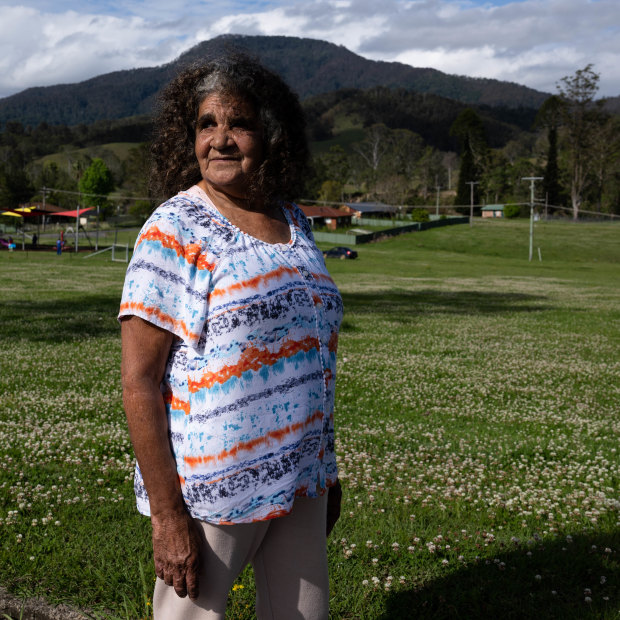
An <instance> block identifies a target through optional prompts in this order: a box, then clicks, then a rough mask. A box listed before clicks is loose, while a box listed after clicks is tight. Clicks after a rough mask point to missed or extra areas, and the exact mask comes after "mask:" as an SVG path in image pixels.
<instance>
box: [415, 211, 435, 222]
mask: <svg viewBox="0 0 620 620" xmlns="http://www.w3.org/2000/svg"><path fill="white" fill-rule="evenodd" d="M411 219H412V221H414V222H430V220H431V218H430V217H429V215H428V211H427V210H426V209H412V211H411Z"/></svg>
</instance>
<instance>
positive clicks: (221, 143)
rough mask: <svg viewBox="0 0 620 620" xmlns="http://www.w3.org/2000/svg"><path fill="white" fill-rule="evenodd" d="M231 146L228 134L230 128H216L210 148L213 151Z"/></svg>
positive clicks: (230, 137)
mask: <svg viewBox="0 0 620 620" xmlns="http://www.w3.org/2000/svg"><path fill="white" fill-rule="evenodd" d="M231 144H232V136H231V134H230V128H228V127H224V126H222V127H218V128H217V129H216V130H215V131H214V132H213V139H212V140H211V146H212V147H213V148H214V149H218V150H220V149H223V148H226V147H228V146H230V145H231Z"/></svg>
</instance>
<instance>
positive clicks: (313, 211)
mask: <svg viewBox="0 0 620 620" xmlns="http://www.w3.org/2000/svg"><path fill="white" fill-rule="evenodd" d="M299 208H300V209H301V210H302V211H303V212H304V214H305V216H306V217H307V218H308V219H309V220H310V223H311V224H312V227H313V228H314V227H315V226H325V227H326V228H327V229H328V230H336V229H337V228H344V227H347V226H350V225H351V218H352V214H351V213H349V212H348V211H344V210H342V211H341V210H340V209H334V207H324V206H319V205H313V206H306V205H299Z"/></svg>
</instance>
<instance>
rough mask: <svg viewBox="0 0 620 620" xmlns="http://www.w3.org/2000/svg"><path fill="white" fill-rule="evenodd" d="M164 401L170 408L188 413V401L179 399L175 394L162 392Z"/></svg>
mask: <svg viewBox="0 0 620 620" xmlns="http://www.w3.org/2000/svg"><path fill="white" fill-rule="evenodd" d="M164 402H165V403H166V404H167V405H170V408H171V409H176V410H178V411H183V412H185V415H189V411H190V407H189V402H187V401H185V400H181V399H180V398H177V397H176V396H173V395H172V392H167V393H166V394H164Z"/></svg>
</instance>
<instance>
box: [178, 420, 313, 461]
mask: <svg viewBox="0 0 620 620" xmlns="http://www.w3.org/2000/svg"><path fill="white" fill-rule="evenodd" d="M321 419H323V412H322V411H315V412H314V413H313V414H312V415H310V416H308V418H306V420H304V421H303V422H295V423H294V424H288V425H287V426H285V427H284V428H279V429H276V430H273V431H269V432H268V433H267V434H266V435H263V436H262V437H256V438H255V439H250V440H249V441H241V442H239V443H238V444H236V445H234V446H233V447H232V448H230V450H222V451H221V452H220V453H219V454H215V455H209V456H186V457H185V463H186V464H187V465H189V466H190V467H196V466H197V465H202V464H207V463H209V464H213V463H215V462H216V461H223V460H225V459H227V458H229V457H233V458H234V457H236V456H237V454H238V453H239V452H251V451H252V450H254V449H255V448H256V447H257V446H268V445H270V444H271V442H272V441H278V442H282V440H283V439H284V438H285V437H286V436H287V435H290V434H291V433H294V432H296V431H299V430H301V429H304V428H307V427H308V426H310V425H312V424H314V422H316V421H317V420H321Z"/></svg>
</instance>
